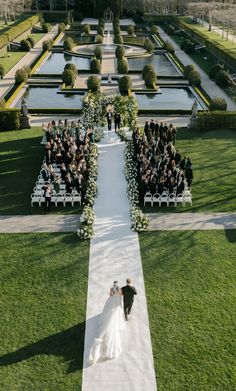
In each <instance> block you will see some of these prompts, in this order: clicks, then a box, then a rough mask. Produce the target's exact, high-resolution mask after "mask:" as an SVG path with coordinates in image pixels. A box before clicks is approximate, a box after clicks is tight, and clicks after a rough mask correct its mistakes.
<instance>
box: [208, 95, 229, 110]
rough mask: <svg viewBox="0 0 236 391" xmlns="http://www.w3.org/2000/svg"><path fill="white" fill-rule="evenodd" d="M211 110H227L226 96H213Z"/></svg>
mask: <svg viewBox="0 0 236 391" xmlns="http://www.w3.org/2000/svg"><path fill="white" fill-rule="evenodd" d="M210 110H211V111H213V110H221V111H226V110H227V103H226V101H225V100H224V98H220V97H219V98H217V97H216V98H212V100H211V103H210Z"/></svg>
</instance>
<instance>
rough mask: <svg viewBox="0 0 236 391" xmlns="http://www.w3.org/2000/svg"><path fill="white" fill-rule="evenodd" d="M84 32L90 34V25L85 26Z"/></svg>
mask: <svg viewBox="0 0 236 391" xmlns="http://www.w3.org/2000/svg"><path fill="white" fill-rule="evenodd" d="M83 32H84V33H85V34H89V33H90V26H89V24H85V25H84V26H83Z"/></svg>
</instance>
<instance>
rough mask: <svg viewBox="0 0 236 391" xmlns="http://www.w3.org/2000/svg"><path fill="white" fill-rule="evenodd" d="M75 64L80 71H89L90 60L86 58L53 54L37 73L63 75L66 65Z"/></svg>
mask: <svg viewBox="0 0 236 391" xmlns="http://www.w3.org/2000/svg"><path fill="white" fill-rule="evenodd" d="M70 63H73V64H75V66H76V68H77V69H78V70H85V71H87V70H89V69H90V59H89V58H86V57H76V56H70V55H68V54H64V53H52V54H51V56H50V57H49V58H48V59H47V61H46V62H45V63H44V64H43V65H42V66H41V68H40V69H39V70H38V71H37V73H40V74H44V75H45V74H56V75H61V74H62V72H63V71H64V67H65V65H66V64H70Z"/></svg>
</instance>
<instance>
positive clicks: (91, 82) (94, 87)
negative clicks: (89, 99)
mask: <svg viewBox="0 0 236 391" xmlns="http://www.w3.org/2000/svg"><path fill="white" fill-rule="evenodd" d="M87 87H88V90H89V91H92V92H97V91H99V90H100V80H99V78H98V77H97V76H89V78H88V80H87Z"/></svg>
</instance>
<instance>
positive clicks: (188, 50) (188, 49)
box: [184, 42, 195, 54]
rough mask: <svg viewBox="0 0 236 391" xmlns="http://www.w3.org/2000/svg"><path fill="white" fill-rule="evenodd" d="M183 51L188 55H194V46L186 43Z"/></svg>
mask: <svg viewBox="0 0 236 391" xmlns="http://www.w3.org/2000/svg"><path fill="white" fill-rule="evenodd" d="M184 51H185V52H186V53H188V54H191V53H194V52H195V44H194V43H193V42H188V43H187V44H186V45H185V47H184Z"/></svg>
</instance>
